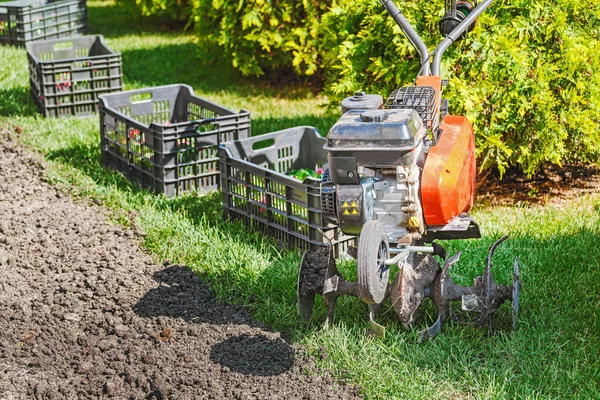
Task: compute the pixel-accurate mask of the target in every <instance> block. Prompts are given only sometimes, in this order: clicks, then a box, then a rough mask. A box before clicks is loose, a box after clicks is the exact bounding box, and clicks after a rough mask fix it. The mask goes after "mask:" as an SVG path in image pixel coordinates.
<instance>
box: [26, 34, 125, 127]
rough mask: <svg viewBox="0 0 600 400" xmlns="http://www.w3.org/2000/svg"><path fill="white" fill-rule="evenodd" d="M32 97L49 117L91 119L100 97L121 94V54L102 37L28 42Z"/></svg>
mask: <svg viewBox="0 0 600 400" xmlns="http://www.w3.org/2000/svg"><path fill="white" fill-rule="evenodd" d="M27 58H28V60H29V86H30V87H31V96H32V97H33V100H34V102H35V104H36V105H37V107H38V110H39V111H40V113H42V114H44V116H45V117H64V116H69V115H74V116H87V115H91V114H93V113H95V112H96V110H97V108H98V96H99V95H101V94H105V93H111V92H117V91H121V90H122V88H123V72H122V62H121V54H120V53H116V52H114V51H112V50H111V49H110V48H109V47H108V46H107V45H106V43H104V38H103V37H102V36H100V35H96V36H81V37H78V38H67V39H56V40H44V41H39V42H31V43H27Z"/></svg>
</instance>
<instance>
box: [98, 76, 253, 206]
mask: <svg viewBox="0 0 600 400" xmlns="http://www.w3.org/2000/svg"><path fill="white" fill-rule="evenodd" d="M99 109H100V135H101V140H102V162H103V163H104V165H106V166H108V167H111V168H114V169H116V170H118V171H120V172H122V173H123V174H124V175H125V176H126V177H127V178H129V179H130V180H131V181H133V182H135V183H138V184H139V185H140V186H142V187H145V188H149V189H151V190H153V191H154V192H156V193H164V194H165V195H166V196H175V195H177V194H179V193H183V192H188V191H194V190H203V191H208V190H215V189H218V187H219V149H218V146H219V143H221V142H224V141H228V140H238V139H243V138H246V137H248V136H250V113H249V112H248V111H245V110H242V111H240V112H239V113H235V112H234V111H231V110H228V109H226V108H223V107H221V106H218V105H216V104H214V103H211V102H210V101H207V100H204V99H202V98H200V97H197V96H196V95H194V92H193V90H192V88H191V87H189V86H187V85H170V86H161V87H155V88H151V89H143V90H132V91H127V92H120V93H113V94H108V95H104V96H101V97H100V104H99Z"/></svg>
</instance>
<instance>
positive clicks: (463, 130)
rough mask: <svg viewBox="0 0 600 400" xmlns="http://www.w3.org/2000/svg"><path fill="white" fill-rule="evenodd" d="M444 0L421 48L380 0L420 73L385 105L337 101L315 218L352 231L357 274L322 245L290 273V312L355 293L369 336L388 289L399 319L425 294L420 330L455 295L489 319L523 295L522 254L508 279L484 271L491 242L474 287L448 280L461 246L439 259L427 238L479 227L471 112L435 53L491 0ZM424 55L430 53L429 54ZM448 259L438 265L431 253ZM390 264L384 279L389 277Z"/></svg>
mask: <svg viewBox="0 0 600 400" xmlns="http://www.w3.org/2000/svg"><path fill="white" fill-rule="evenodd" d="M492 1H493V0H484V1H482V2H481V3H480V4H479V5H476V6H474V5H471V4H470V3H467V2H463V1H456V0H448V1H447V2H446V13H445V15H444V17H443V18H442V20H441V21H440V24H439V27H440V31H441V33H442V35H443V36H444V37H445V38H444V40H442V42H441V43H440V45H439V46H438V47H437V48H436V49H435V50H434V51H433V52H432V54H429V52H428V50H427V47H426V46H425V44H424V43H423V41H422V39H421V38H420V37H419V35H418V34H417V33H416V32H415V31H414V29H413V28H412V27H411V25H410V24H409V23H408V21H407V20H406V19H405V18H404V16H403V15H402V13H401V12H400V11H399V10H398V8H397V7H396V5H395V4H394V2H393V1H386V0H381V3H382V4H383V5H384V6H385V7H386V9H387V10H388V12H389V13H390V15H391V16H392V17H393V18H394V20H395V21H396V22H397V23H398V25H399V26H400V27H401V28H402V31H403V32H404V33H405V34H406V35H407V37H408V38H409V40H410V41H411V43H412V44H413V45H414V46H415V48H416V49H417V51H418V52H419V54H420V59H421V71H420V73H419V76H418V77H417V79H416V84H415V85H414V86H408V87H402V88H400V89H398V90H396V91H394V92H393V93H392V94H391V95H390V96H389V97H388V99H387V100H386V101H385V102H384V100H383V98H382V97H381V96H378V95H367V94H365V93H360V92H359V93H356V94H355V96H353V97H350V98H347V99H345V100H344V101H343V102H342V112H343V115H342V117H341V118H340V120H339V121H338V122H337V123H336V124H335V125H334V127H333V128H332V129H331V130H330V131H329V134H328V135H327V141H326V145H325V148H326V150H327V152H328V164H327V166H326V168H325V170H324V173H323V180H322V185H321V203H322V204H321V208H322V211H323V218H324V219H325V220H326V221H328V222H329V223H331V224H334V225H337V226H338V227H339V228H341V230H342V231H343V232H344V233H345V234H349V235H356V236H357V237H358V246H357V247H356V248H353V249H351V250H353V251H349V253H350V254H351V255H352V256H354V257H355V258H356V261H357V276H358V279H357V282H350V281H348V280H346V279H344V278H343V276H342V275H341V274H340V272H339V271H338V269H337V266H336V263H335V258H334V256H333V251H332V249H331V248H330V247H328V248H324V249H322V250H319V251H316V252H308V253H306V254H305V255H304V257H303V260H302V265H301V268H300V275H299V278H298V309H299V312H300V314H301V316H302V317H304V318H306V319H308V318H310V317H311V315H312V310H313V306H314V302H315V297H316V295H317V294H320V295H322V297H323V299H324V301H325V304H326V305H327V309H328V317H327V320H328V322H329V321H331V320H332V319H333V315H334V308H335V304H336V302H337V298H338V297H339V296H342V295H352V296H356V297H358V298H360V299H361V300H362V301H364V302H365V303H367V304H368V305H369V316H370V320H371V325H372V327H373V330H374V331H375V333H378V334H380V335H382V334H383V333H384V328H383V327H382V326H380V325H378V324H377V323H376V322H375V316H376V313H377V311H378V310H379V309H380V308H381V306H382V305H383V303H384V302H385V301H386V300H387V299H388V298H389V299H390V300H391V303H392V306H393V308H394V310H395V311H396V314H397V316H398V319H399V320H400V321H401V322H402V323H403V324H404V326H405V327H407V328H408V327H411V326H412V325H413V324H414V323H415V320H416V315H417V314H416V311H417V309H418V308H419V306H420V305H421V304H422V303H423V301H424V300H425V299H427V298H430V299H431V300H432V302H433V304H434V305H435V307H436V310H437V314H438V317H437V320H436V321H435V323H434V324H433V325H432V326H430V327H429V328H427V329H425V330H423V331H421V332H420V333H419V338H420V340H425V339H428V338H431V337H433V336H435V335H437V334H438V333H439V332H440V330H441V326H442V324H443V322H444V321H446V320H447V319H448V318H456V316H455V315H454V314H453V312H452V308H451V304H452V302H455V301H460V302H461V308H462V309H463V310H464V311H467V312H473V313H477V315H478V317H477V318H475V319H473V320H471V321H469V323H472V324H476V325H480V326H488V327H489V328H490V329H492V328H493V324H492V316H493V314H494V313H495V312H496V311H497V310H498V308H499V307H500V305H502V304H503V303H504V302H505V301H506V300H510V301H512V304H513V327H514V326H515V323H516V318H517V313H518V304H519V302H518V300H519V289H520V283H519V263H518V260H515V262H514V266H513V268H514V274H513V284H512V286H503V285H499V284H497V283H496V282H495V281H494V278H493V276H492V258H493V255H494V252H495V250H496V248H497V247H498V246H499V245H500V244H501V243H502V242H503V241H505V240H506V239H507V237H506V236H505V237H503V238H501V239H500V240H498V241H497V242H495V243H494V244H493V245H492V246H491V248H490V250H489V254H488V259H487V265H486V266H485V269H484V273H483V275H482V276H480V277H477V278H476V279H475V282H474V284H473V285H472V286H468V287H467V286H461V285H457V284H456V283H454V281H453V280H452V278H451V276H450V269H451V268H452V266H453V265H455V264H456V263H457V262H458V261H459V259H460V253H459V254H456V255H454V256H452V257H447V255H446V250H445V249H444V248H443V247H442V246H440V245H439V244H438V243H435V242H434V240H450V239H468V238H479V237H480V232H479V226H478V225H477V223H476V222H475V221H474V220H473V219H472V218H471V216H470V215H469V214H468V212H469V211H470V209H471V207H472V206H473V199H474V195H475V140H474V134H473V129H472V127H471V124H470V122H469V121H468V120H467V118H465V117H463V116H453V115H449V114H448V111H447V110H448V106H447V102H446V101H445V100H444V99H443V98H442V87H443V86H444V83H443V82H442V79H441V77H440V76H439V75H440V65H441V57H442V55H443V53H444V52H445V50H446V49H447V48H448V47H449V46H450V45H451V44H452V43H453V42H454V41H457V40H459V39H460V38H462V37H463V36H464V34H465V33H466V32H468V31H470V30H472V29H473V28H474V26H475V22H476V20H477V17H478V16H479V15H480V14H481V13H482V12H483V11H484V10H485V9H486V8H487V7H489V5H490V4H491V3H492ZM430 59H432V60H433V61H431V62H430ZM434 256H438V257H439V258H440V259H442V260H444V261H443V264H441V265H440V263H438V261H437V260H436V259H435V258H434ZM396 266H398V272H397V274H396V276H395V278H394V279H393V280H392V283H391V284H390V274H391V273H392V272H395V271H392V269H393V268H395V267H396Z"/></svg>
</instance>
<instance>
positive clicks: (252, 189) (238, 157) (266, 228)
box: [220, 127, 354, 257]
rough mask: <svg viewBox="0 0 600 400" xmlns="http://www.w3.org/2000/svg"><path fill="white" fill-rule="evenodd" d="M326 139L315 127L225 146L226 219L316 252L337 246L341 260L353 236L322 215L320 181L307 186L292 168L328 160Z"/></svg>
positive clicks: (308, 182)
mask: <svg viewBox="0 0 600 400" xmlns="http://www.w3.org/2000/svg"><path fill="white" fill-rule="evenodd" d="M324 144H325V139H324V138H323V137H321V136H320V135H319V133H318V132H317V130H316V129H315V128H312V127H297V128H292V129H286V130H283V131H279V132H273V133H269V134H266V135H261V136H257V137H253V138H249V139H244V140H239V141H234V142H227V143H223V144H221V146H220V157H221V190H222V193H223V215H224V217H225V218H230V219H232V220H241V221H244V223H245V224H246V225H247V226H248V227H251V228H253V229H256V230H258V231H260V232H263V233H265V234H267V235H268V236H271V237H273V238H274V239H276V240H277V241H278V242H279V243H280V244H281V245H283V246H285V247H288V248H298V249H301V250H317V249H319V248H322V247H323V246H329V245H333V246H335V247H334V251H335V254H336V257H339V256H340V255H341V254H343V253H344V251H345V250H346V249H347V247H348V245H350V244H354V238H353V237H350V236H344V235H343V234H342V232H341V230H340V229H339V228H337V227H335V226H333V225H328V224H327V223H326V222H325V221H324V220H323V216H322V211H321V210H322V209H321V180H320V179H316V178H312V177H308V178H306V179H305V180H304V181H303V182H301V181H299V180H298V179H296V178H293V177H291V176H288V175H286V173H287V172H289V171H290V170H297V169H302V168H310V169H315V170H316V169H317V168H320V167H321V166H322V165H323V164H324V163H326V162H327V152H326V151H325V150H324V149H323V145H324Z"/></svg>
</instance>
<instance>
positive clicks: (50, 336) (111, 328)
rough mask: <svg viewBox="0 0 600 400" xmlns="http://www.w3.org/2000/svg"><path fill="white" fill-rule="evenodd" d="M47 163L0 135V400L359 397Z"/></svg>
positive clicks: (5, 136) (2, 134)
mask: <svg viewBox="0 0 600 400" xmlns="http://www.w3.org/2000/svg"><path fill="white" fill-rule="evenodd" d="M43 168H44V167H43V163H42V162H41V161H40V160H38V159H37V158H36V157H35V156H33V155H31V154H30V153H28V152H27V151H26V150H24V149H23V148H22V147H20V146H18V145H17V144H16V143H15V142H14V141H11V139H10V138H9V137H7V134H6V132H4V133H3V132H2V131H0V328H1V329H0V399H100V398H103V399H106V398H118V399H150V398H153V399H172V398H173V399H174V398H176V399H341V398H358V396H357V393H356V390H355V389H354V388H347V387H344V386H336V385H333V384H329V383H327V382H331V379H330V378H329V377H325V379H322V378H319V377H317V375H318V371H315V370H314V367H312V366H311V365H312V362H311V361H310V360H308V359H306V358H305V357H303V356H301V355H300V352H299V351H297V350H296V351H295V349H294V348H293V347H292V346H291V345H290V344H289V343H288V342H286V341H285V340H283V339H282V338H281V337H280V335H279V334H278V333H276V332H272V331H270V330H269V329H268V328H267V327H265V326H263V325H262V324H260V323H258V322H256V321H254V320H253V319H252V318H251V317H250V315H248V314H247V313H246V312H245V311H244V310H243V309H241V308H238V307H233V306H229V305H226V304H219V303H217V302H216V301H215V299H214V298H213V297H212V296H211V294H210V292H209V290H208V289H207V288H206V286H205V285H204V284H203V283H202V282H201V281H200V279H198V277H197V276H196V275H195V274H193V273H192V272H191V271H190V270H189V269H188V268H187V267H184V266H176V265H175V266H173V265H156V264H155V263H154V262H153V261H152V259H151V258H150V257H149V256H148V255H146V254H144V253H143V252H142V251H141V250H140V248H139V246H138V245H137V244H136V242H135V234H134V233H133V232H132V231H128V230H124V229H123V228H121V227H119V226H114V225H112V224H111V223H109V222H108V220H107V218H106V216H105V212H104V211H103V209H102V208H101V207H90V206H85V205H82V204H76V203H74V202H73V201H72V200H71V199H70V198H69V197H67V196H64V195H63V194H61V193H59V192H58V191H57V190H55V189H54V188H53V187H51V186H50V185H48V184H46V183H44V182H43V180H42V178H41V174H42V170H43ZM303 369H308V370H309V371H310V370H311V369H313V370H312V371H311V373H309V374H308V375H306V374H304V373H303V372H302V370H303Z"/></svg>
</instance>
